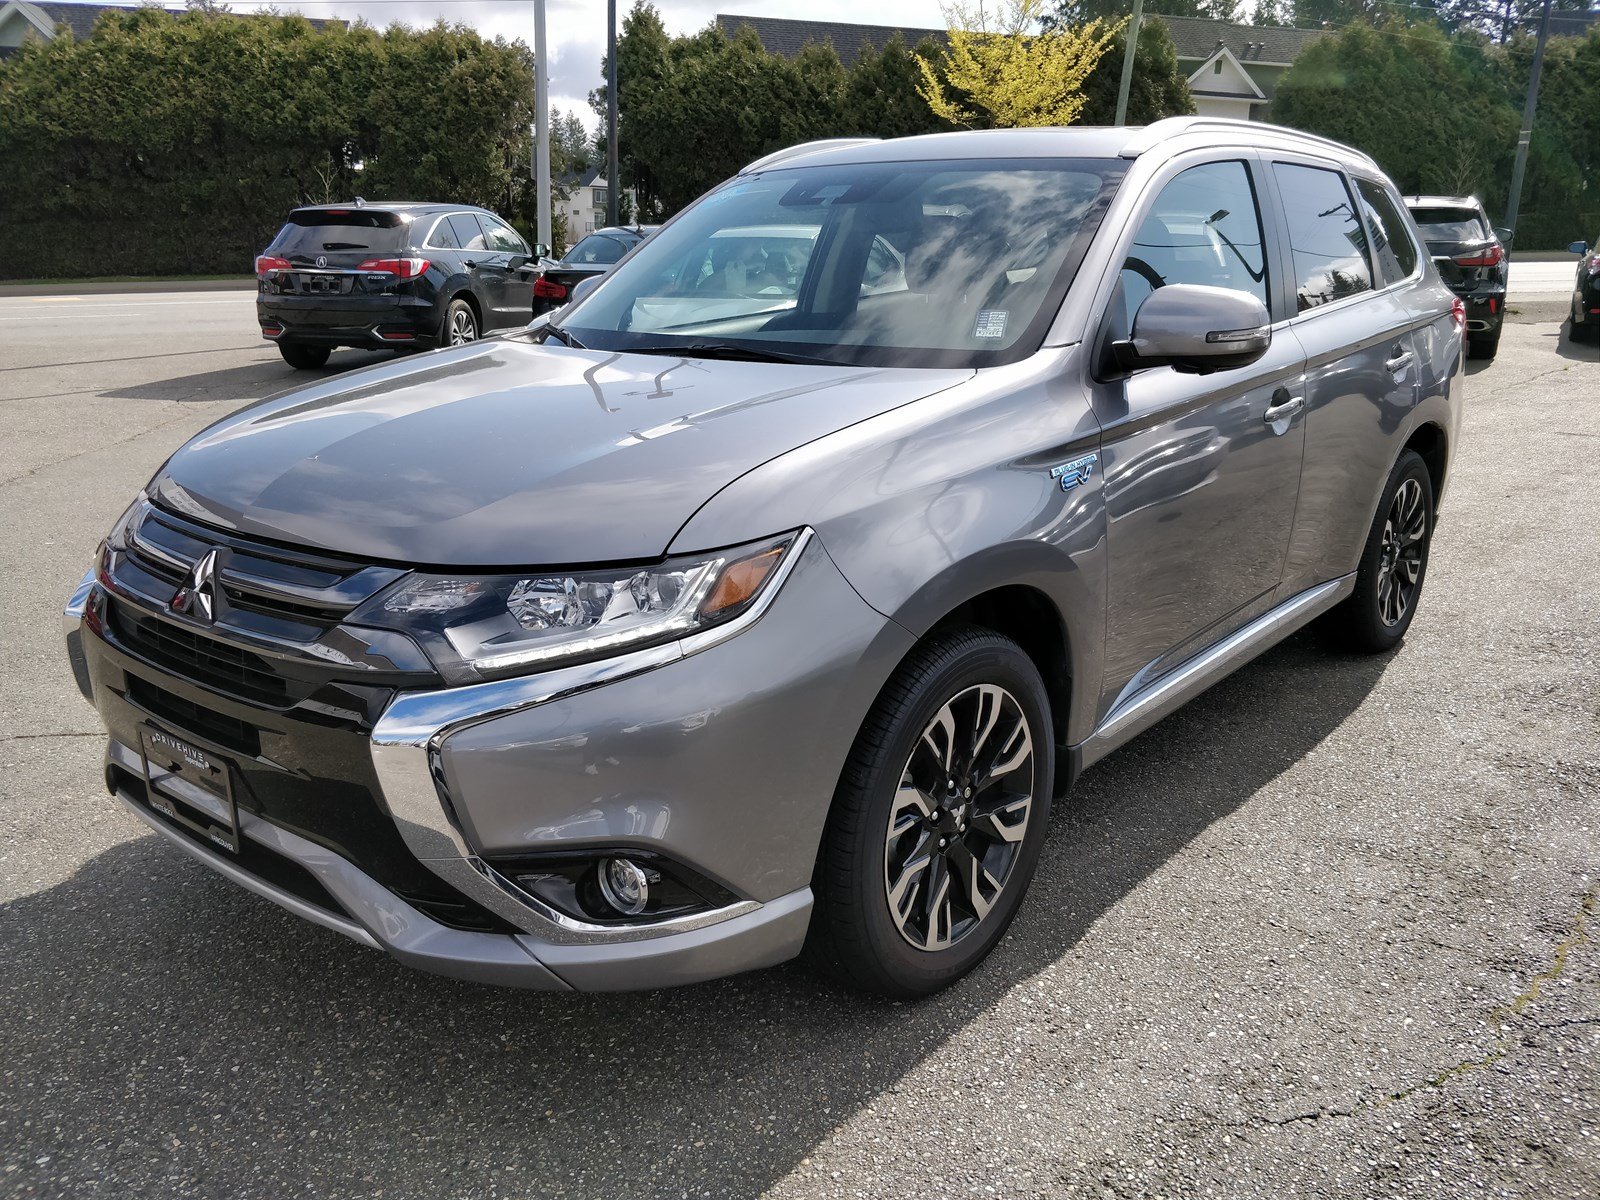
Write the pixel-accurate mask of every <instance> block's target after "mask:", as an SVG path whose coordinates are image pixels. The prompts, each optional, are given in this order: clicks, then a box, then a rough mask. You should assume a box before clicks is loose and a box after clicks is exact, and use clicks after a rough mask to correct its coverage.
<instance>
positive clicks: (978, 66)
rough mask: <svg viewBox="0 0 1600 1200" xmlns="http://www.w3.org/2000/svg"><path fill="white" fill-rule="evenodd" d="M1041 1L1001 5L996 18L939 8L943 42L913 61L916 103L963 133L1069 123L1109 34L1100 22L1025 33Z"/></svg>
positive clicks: (1112, 30)
mask: <svg viewBox="0 0 1600 1200" xmlns="http://www.w3.org/2000/svg"><path fill="white" fill-rule="evenodd" d="M1042 12H1043V0H1005V7H1004V9H1003V10H1002V13H1001V15H1000V16H999V17H998V19H995V20H991V19H990V17H989V15H988V12H987V11H986V10H985V9H984V7H983V6H982V5H981V4H980V5H979V6H978V7H977V8H972V7H968V6H967V5H966V4H965V3H962V2H960V0H958V2H957V3H955V4H953V5H952V6H951V7H950V8H949V9H947V10H946V19H947V20H948V21H949V24H950V38H949V45H948V46H947V47H946V48H945V49H943V50H942V51H940V52H939V54H938V55H937V56H930V57H921V56H919V57H918V62H919V64H920V65H921V67H922V83H921V84H920V85H919V87H918V91H919V92H920V93H921V95H922V98H923V99H924V100H925V101H927V104H928V107H929V108H930V109H931V110H932V111H933V113H934V115H935V116H937V117H939V118H940V119H941V120H944V121H947V122H949V123H950V124H952V125H958V126H963V127H966V128H982V127H996V126H997V127H1011V126H1019V125H1070V124H1071V123H1072V122H1073V121H1075V120H1076V119H1077V118H1078V115H1079V114H1080V113H1081V112H1082V111H1083V106H1084V104H1085V98H1084V95H1083V86H1084V83H1085V81H1086V80H1087V79H1088V78H1089V75H1090V73H1091V72H1092V71H1093V70H1094V68H1095V64H1096V63H1097V62H1099V61H1100V58H1101V56H1102V55H1103V54H1104V53H1105V52H1106V48H1107V47H1108V46H1109V45H1110V44H1111V41H1112V39H1113V38H1114V37H1115V36H1116V32H1117V30H1116V27H1115V26H1105V25H1103V24H1102V23H1101V22H1100V21H1090V22H1089V23H1088V24H1086V25H1082V26H1078V27H1070V28H1066V27H1064V28H1052V29H1050V30H1048V31H1040V32H1033V31H1034V29H1035V28H1036V27H1037V25H1038V23H1039V19H1040V16H1041V14H1042Z"/></svg>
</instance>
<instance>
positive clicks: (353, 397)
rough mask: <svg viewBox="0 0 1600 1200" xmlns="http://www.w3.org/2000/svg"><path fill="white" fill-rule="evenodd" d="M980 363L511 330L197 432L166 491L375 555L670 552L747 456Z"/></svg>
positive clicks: (159, 480) (166, 495)
mask: <svg viewBox="0 0 1600 1200" xmlns="http://www.w3.org/2000/svg"><path fill="white" fill-rule="evenodd" d="M970 375H971V372H970V371H967V370H905V369H892V370H891V369H883V368H877V367H832V366H817V367H813V366H793V365H788V364H775V363H759V362H757V363H749V362H722V361H714V360H706V359H684V358H668V357H664V356H660V355H640V354H619V353H607V352H599V351H593V350H574V349H569V348H567V347H561V346H554V345H548V346H547V345H537V344H533V343H529V342H525V341H522V340H520V339H511V340H499V339H496V340H491V341H486V342H479V343H476V344H474V345H471V346H464V347H461V348H459V349H456V350H447V351H440V352H436V353H433V354H428V355H422V356H418V357H412V358H403V359H400V360H398V361H397V362H395V363H391V364H387V365H385V366H382V367H378V368H375V369H373V370H369V371H362V372H357V373H354V374H351V375H347V376H343V377H341V378H335V379H329V380H327V381H326V382H323V383H320V384H318V385H316V386H314V387H310V388H306V389H302V390H299V391H296V392H292V393H290V394H288V395H284V396H280V397H277V398H274V399H271V400H267V401H264V402H263V403H260V404H256V405H253V406H251V407H250V408H247V409H245V410H243V411H241V412H239V413H236V414H234V415H233V416H231V417H228V418H225V419H224V420H222V421H220V422H219V423H217V424H216V425H213V426H211V427H210V428H209V429H207V430H205V431H204V432H202V433H200V434H198V435H197V436H195V437H194V438H193V439H192V440H190V441H189V442H188V443H187V444H186V445H184V446H183V447H182V448H181V449H180V450H179V451H178V452H177V453H176V454H174V455H173V456H172V457H171V458H170V459H169V460H168V461H167V463H166V465H165V466H163V467H162V469H161V470H160V472H159V473H158V474H157V475H156V477H155V479H154V480H153V481H152V482H151V486H150V494H151V496H152V497H153V498H154V499H155V500H156V502H157V503H159V504H161V505H162V506H164V507H166V508H168V509H171V510H172V511H174V512H176V513H179V514H182V515H184V516H188V517H191V518H193V519H195V520H198V521H201V522H204V523H206V524H209V525H212V526H215V527H218V528H222V529H227V530H232V531H235V532H237V533H240V534H243V535H246V536H251V537H259V538H267V539H271V540H275V541H281V542H288V543H292V544H296V545H303V546H310V547H314V548H317V549H320V550H325V551H329V552H332V553H336V554H340V555H347V556H350V557H355V558H360V559H374V560H387V561H391V562H398V563H404V564H413V565H417V566H454V567H466V566H473V567H520V566H541V565H549V566H556V565H560V566H577V565H580V564H585V563H601V562H626V561H630V560H643V559H653V558H657V557H659V556H661V555H662V554H664V553H665V552H666V549H667V546H668V545H669V544H670V542H671V541H672V537H673V535H674V534H675V533H676V532H677V530H678V529H679V527H680V526H682V525H683V523H684V522H685V521H687V520H688V519H689V517H690V516H692V515H693V513H694V512H695V510H696V509H698V508H699V507H700V506H701V505H702V504H704V503H705V502H706V501H707V500H708V499H710V498H711V497H712V496H713V495H715V494H716V493H717V491H718V490H720V489H721V488H722V487H724V486H725V485H726V484H728V483H730V482H732V481H733V480H734V479H737V478H738V477H739V476H740V475H742V474H744V473H745V472H747V471H749V470H751V469H752V468H754V467H757V466H760V465H761V464H762V463H764V462H766V461H768V460H769V459H771V458H774V457H776V456H777V455H780V454H783V453H785V452H786V451H789V450H792V449H794V448H796V447H798V446H802V445H804V444H806V443H807V442H810V441H813V440H815V439H816V438H819V437H822V436H824V435H826V434H829V433H832V432H834V431H836V430H839V429H843V428H844V427H846V426H848V425H852V424H854V423H856V422H858V421H861V420H864V419H866V418H868V417H871V416H875V415H877V414H879V413H882V412H887V411H888V410H890V409H892V408H896V407H898V406H900V405H902V404H905V403H908V402H910V401H912V400H917V399H919V398H921V397H923V396H927V395H931V394H932V393H934V392H938V391H942V390H943V389H945V388H947V387H950V386H951V385H953V384H955V383H957V382H959V381H960V380H962V379H965V378H967V377H968V376H970ZM772 532H774V533H776V532H779V531H778V530H773V531H772Z"/></svg>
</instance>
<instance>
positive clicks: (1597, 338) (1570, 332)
mask: <svg viewBox="0 0 1600 1200" xmlns="http://www.w3.org/2000/svg"><path fill="white" fill-rule="evenodd" d="M1567 340H1568V341H1569V342H1574V343H1579V344H1581V343H1584V342H1588V343H1590V344H1593V343H1596V342H1600V317H1596V316H1591V317H1590V318H1589V319H1588V320H1587V321H1582V322H1580V321H1579V320H1578V319H1577V318H1576V317H1574V318H1573V319H1572V320H1571V321H1570V322H1569V323H1568V325H1567Z"/></svg>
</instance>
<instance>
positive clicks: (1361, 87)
mask: <svg viewBox="0 0 1600 1200" xmlns="http://www.w3.org/2000/svg"><path fill="white" fill-rule="evenodd" d="M1271 119H1272V120H1273V121H1276V122H1278V123H1280V124H1283V125H1291V126H1294V127H1295V128H1298V129H1306V130H1310V131H1312V132H1314V133H1320V134H1324V135H1326V136H1328V137H1331V138H1335V139H1337V140H1338V141H1341V142H1347V143H1349V144H1350V145H1352V146H1356V147H1358V148H1359V149H1362V150H1365V151H1366V152H1367V153H1368V154H1371V155H1372V156H1373V157H1374V158H1375V159H1377V161H1378V164H1379V165H1380V166H1381V167H1383V169H1384V170H1385V171H1387V172H1388V173H1389V174H1390V175H1391V176H1392V177H1393V178H1394V180H1395V182H1396V183H1397V184H1399V185H1400V187H1401V189H1402V190H1404V191H1406V192H1427V191H1441V190H1444V189H1446V188H1447V187H1448V188H1451V189H1454V190H1469V191H1471V190H1483V189H1484V188H1485V186H1486V185H1487V184H1488V183H1489V182H1490V181H1492V180H1494V179H1495V178H1498V177H1500V173H1501V172H1502V170H1504V169H1505V165H1506V163H1508V162H1509V159H1510V155H1511V152H1512V150H1513V148H1514V143H1515V138H1516V128H1517V113H1516V110H1515V109H1514V108H1513V107H1512V106H1511V104H1510V103H1509V102H1508V101H1507V99H1506V98H1505V96H1504V94H1503V93H1502V92H1501V90H1500V89H1498V88H1497V87H1495V86H1494V81H1493V79H1490V78H1485V77H1484V76H1483V75H1482V74H1481V73H1480V71H1479V70H1477V69H1474V67H1473V58H1472V55H1471V53H1470V47H1469V46H1462V45H1461V44H1460V43H1459V41H1458V42H1455V43H1453V42H1452V40H1451V39H1450V38H1448V37H1447V36H1446V35H1445V34H1444V33H1443V32H1442V31H1441V30H1440V29H1439V28H1438V27H1436V26H1433V25H1428V24H1418V25H1406V24H1405V23H1404V22H1402V21H1400V20H1398V19H1396V18H1390V19H1387V20H1384V21H1382V22H1380V23H1379V24H1378V25H1376V26H1373V25H1368V24H1366V23H1365V22H1360V21H1358V22H1356V23H1354V24H1352V25H1349V26H1346V27H1345V28H1344V29H1342V30H1339V31H1338V32H1336V33H1331V34H1329V35H1328V36H1326V37H1322V38H1319V39H1317V40H1316V41H1314V42H1312V43H1311V44H1310V45H1309V46H1308V47H1306V49H1305V51H1304V52H1302V53H1301V55H1300V57H1299V58H1298V59H1296V60H1295V63H1294V65H1293V66H1292V67H1290V68H1289V70H1288V71H1287V72H1285V73H1284V76H1283V78H1282V79H1281V80H1280V81H1279V82H1278V89H1277V93H1276V94H1275V95H1274V97H1273V100H1272V107H1271ZM1419 131H1425V134H1426V136H1419ZM1464 144H1465V145H1467V146H1470V147H1472V148H1473V153H1472V154H1471V155H1470V156H1468V157H1466V158H1465V159H1464V158H1463V155H1462V152H1461V147H1462V146H1463V145H1464ZM1463 184H1470V185H1471V187H1470V188H1463V187H1462V185H1463Z"/></svg>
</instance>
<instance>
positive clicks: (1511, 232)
mask: <svg viewBox="0 0 1600 1200" xmlns="http://www.w3.org/2000/svg"><path fill="white" fill-rule="evenodd" d="M1494 235H1495V237H1497V238H1499V239H1500V244H1501V245H1502V246H1509V245H1511V239H1512V238H1514V237H1516V236H1517V231H1516V230H1515V229H1507V228H1506V227H1505V226H1504V225H1496V226H1495V227H1494Z"/></svg>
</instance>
